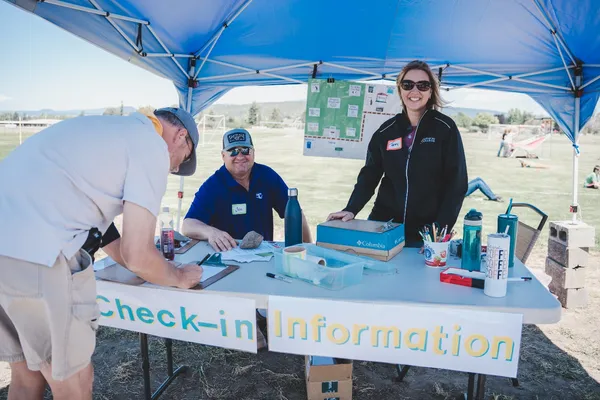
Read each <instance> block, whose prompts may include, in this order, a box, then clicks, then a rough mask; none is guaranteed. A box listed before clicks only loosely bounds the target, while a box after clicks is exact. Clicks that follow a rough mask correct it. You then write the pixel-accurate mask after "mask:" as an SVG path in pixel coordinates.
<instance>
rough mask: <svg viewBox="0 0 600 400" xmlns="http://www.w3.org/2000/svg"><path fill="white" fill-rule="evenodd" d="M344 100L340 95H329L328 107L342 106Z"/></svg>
mask: <svg viewBox="0 0 600 400" xmlns="http://www.w3.org/2000/svg"><path fill="white" fill-rule="evenodd" d="M341 103H342V100H341V99H340V98H339V97H328V98H327V108H340V105H341Z"/></svg>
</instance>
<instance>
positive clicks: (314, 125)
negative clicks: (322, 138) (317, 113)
mask: <svg viewBox="0 0 600 400" xmlns="http://www.w3.org/2000/svg"><path fill="white" fill-rule="evenodd" d="M308 131H309V132H319V123H318V122H309V123H308Z"/></svg>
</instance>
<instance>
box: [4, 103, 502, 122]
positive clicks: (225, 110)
mask: <svg viewBox="0 0 600 400" xmlns="http://www.w3.org/2000/svg"><path fill="white" fill-rule="evenodd" d="M258 106H259V108H260V113H261V115H262V116H263V117H265V118H268V117H269V116H270V115H271V113H272V112H273V109H274V108H278V109H279V112H280V113H281V115H282V116H283V117H284V118H285V117H287V118H290V119H294V118H296V117H300V116H301V115H302V113H303V112H304V111H305V110H306V101H304V100H295V101H283V102H269V103H259V104H258ZM106 108H109V107H106ZM106 108H95V109H87V110H81V109H79V110H52V109H42V110H23V111H18V112H19V113H24V114H26V115H29V116H30V117H34V118H39V117H41V116H42V115H45V116H46V117H47V118H52V117H53V116H69V117H76V116H78V115H80V114H81V112H82V111H83V112H84V113H85V115H102V113H103V112H104V110H105V109H106ZM117 108H118V107H117ZM249 108H250V104H213V105H212V106H210V107H209V108H207V109H206V110H204V113H210V112H212V113H214V114H216V115H225V116H227V117H232V118H245V117H246V116H247V115H248V109H249ZM123 110H124V113H125V114H130V113H132V112H135V111H136V110H137V109H136V108H135V107H131V106H124V107H123ZM3 112H5V111H0V113H3ZM6 112H8V111H6ZM11 112H14V111H11ZM443 112H444V113H445V114H448V115H450V116H454V115H456V114H458V113H459V112H462V113H463V114H466V115H468V116H469V117H471V118H473V117H475V116H476V115H477V114H478V113H482V112H483V113H489V114H492V115H495V114H502V112H501V111H497V110H481V109H477V108H461V107H446V108H444V110H443Z"/></svg>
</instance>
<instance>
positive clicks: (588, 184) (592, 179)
mask: <svg viewBox="0 0 600 400" xmlns="http://www.w3.org/2000/svg"><path fill="white" fill-rule="evenodd" d="M583 187H585V188H587V189H600V165H596V166H595V167H594V170H593V171H592V173H591V174H589V175H588V176H586V177H585V182H584V184H583Z"/></svg>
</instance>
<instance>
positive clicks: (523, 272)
mask: <svg viewBox="0 0 600 400" xmlns="http://www.w3.org/2000/svg"><path fill="white" fill-rule="evenodd" d="M208 253H214V250H213V249H212V248H211V247H210V246H209V245H208V243H206V242H200V243H198V244H196V245H195V246H194V247H192V248H191V249H190V250H188V251H187V252H186V253H185V254H181V255H176V261H179V262H183V263H186V262H194V261H200V260H202V259H203V258H204V256H205V255H206V254H208ZM226 263H227V262H226ZM388 263H389V264H390V265H393V266H394V268H393V270H394V271H393V272H391V273H378V272H369V270H365V271H366V272H365V275H364V276H363V279H362V282H361V283H360V284H357V285H354V286H349V287H346V288H344V289H342V290H338V291H333V290H328V289H324V288H321V287H318V286H315V285H312V284H310V283H307V282H303V281H300V280H293V281H292V283H286V282H282V281H279V280H276V279H272V278H268V277H267V276H266V273H267V272H274V273H275V272H276V268H275V257H273V258H272V259H271V260H270V261H269V262H252V263H229V264H235V265H239V266H240V268H239V270H237V271H234V272H233V273H231V274H229V275H227V276H226V277H224V278H222V279H221V280H219V281H217V282H216V283H214V284H212V285H210V286H208V287H207V288H206V289H204V290H193V292H194V293H195V294H197V295H200V296H201V295H202V294H203V293H206V294H208V293H210V294H218V295H222V296H236V297H245V298H251V299H254V300H255V302H256V307H257V308H268V300H269V296H288V297H300V298H313V299H324V300H338V301H348V302H367V303H383V304H402V305H412V306H420V307H452V308H463V309H473V310H480V311H497V312H507V313H518V314H522V315H523V323H524V324H552V323H556V322H558V321H559V320H560V318H561V310H562V308H561V305H560V303H559V302H558V300H557V299H556V298H555V297H554V296H553V295H552V294H551V293H550V292H549V291H548V290H547V289H546V288H545V287H544V286H543V285H542V284H541V283H540V281H539V280H538V279H537V278H536V277H535V276H534V275H533V274H532V273H531V272H530V271H529V269H527V267H525V266H524V265H523V263H521V262H520V261H518V260H515V266H514V268H512V269H511V270H510V273H509V275H510V276H514V277H521V276H527V277H531V278H532V279H531V281H527V282H509V283H508V292H507V295H506V297H503V298H492V297H488V296H486V295H485V294H484V293H483V290H482V289H476V288H470V287H465V286H459V285H453V284H449V283H442V282H440V279H439V275H440V272H441V271H442V270H443V269H444V268H430V267H427V266H425V261H424V257H423V255H422V254H418V249H413V248H405V249H403V250H402V251H401V252H400V253H399V254H398V255H397V256H396V257H394V258H393V259H392V260H390V261H388ZM448 266H454V267H459V266H460V260H459V259H458V258H452V257H451V258H450V259H449V260H448ZM144 285H149V284H148V283H146V284H144ZM162 289H166V290H175V291H182V290H183V289H176V288H165V287H163V288H162ZM140 343H141V353H142V360H143V362H142V367H143V372H144V374H143V375H144V392H145V399H147V400H151V399H152V400H155V399H157V398H158V397H159V396H160V395H161V394H162V393H163V392H164V390H165V389H166V388H167V387H168V386H169V385H170V383H172V382H173V380H174V379H175V378H176V377H177V376H178V375H179V374H180V373H181V372H182V371H184V370H185V368H186V367H179V368H178V369H177V370H175V371H174V370H173V356H172V352H171V346H172V340H171V339H166V340H165V343H166V346H167V364H168V368H167V373H168V374H167V376H168V378H167V379H166V380H165V381H164V382H163V383H162V384H161V385H160V387H159V388H158V389H157V390H156V392H155V393H152V392H151V388H150V363H149V358H148V341H147V335H146V334H143V333H141V334H140ZM408 368H409V366H404V367H402V368H401V367H400V366H398V371H399V380H401V379H402V378H403V377H404V376H405V375H406V373H407V372H408ZM475 379H477V390H476V392H477V394H476V395H475V394H474V390H475V387H474V385H475ZM515 382H516V380H513V384H514V383H515ZM484 391H485V375H478V377H476V374H473V373H469V383H468V391H467V398H468V399H472V398H483V393H484Z"/></svg>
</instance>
